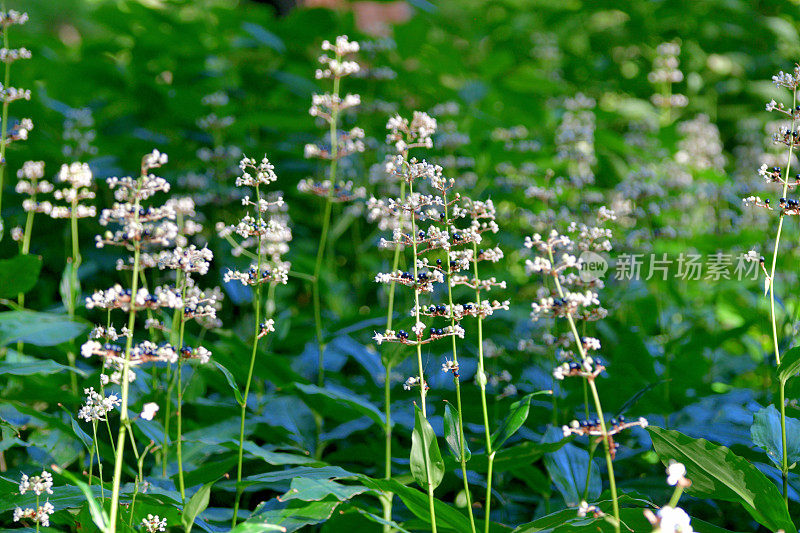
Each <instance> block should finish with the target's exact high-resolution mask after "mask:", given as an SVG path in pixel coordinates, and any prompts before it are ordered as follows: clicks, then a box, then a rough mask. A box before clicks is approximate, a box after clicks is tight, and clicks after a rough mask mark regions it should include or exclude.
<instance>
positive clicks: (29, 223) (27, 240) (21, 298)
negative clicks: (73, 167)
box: [17, 173, 39, 353]
mask: <svg viewBox="0 0 800 533" xmlns="http://www.w3.org/2000/svg"><path fill="white" fill-rule="evenodd" d="M38 182H39V180H38V178H37V177H36V174H35V173H34V174H33V176H32V177H31V191H32V194H31V202H32V203H33V204H35V203H36V190H37V188H38V186H39V185H38ZM35 214H36V211H34V210H33V209H31V210H30V211H28V213H27V215H26V217H25V233H24V234H23V236H22V248H21V249H20V255H28V253H29V252H30V249H31V236H32V234H33V217H34V215H35ZM17 303H18V304H19V306H20V307H23V308H24V307H25V293H24V292H21V293H19V294H18V295H17ZM24 347H25V343H23V342H22V341H17V352H19V353H22V350H23V349H24Z"/></svg>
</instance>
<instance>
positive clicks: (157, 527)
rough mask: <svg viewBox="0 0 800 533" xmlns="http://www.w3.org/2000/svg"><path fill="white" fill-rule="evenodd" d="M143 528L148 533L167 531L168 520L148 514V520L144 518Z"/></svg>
mask: <svg viewBox="0 0 800 533" xmlns="http://www.w3.org/2000/svg"><path fill="white" fill-rule="evenodd" d="M142 527H143V528H144V530H145V531H146V532H147V533H158V532H160V531H166V530H167V519H166V518H160V517H159V516H158V515H152V514H148V515H147V518H142Z"/></svg>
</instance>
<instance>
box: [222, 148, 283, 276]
mask: <svg viewBox="0 0 800 533" xmlns="http://www.w3.org/2000/svg"><path fill="white" fill-rule="evenodd" d="M239 167H240V169H241V170H242V173H243V176H242V177H241V178H237V180H236V185H237V187H244V186H253V185H257V184H269V183H273V182H275V181H276V180H277V179H278V177H277V175H276V174H275V171H274V167H273V165H272V164H271V163H269V160H268V159H267V158H266V157H264V158H263V159H262V161H261V163H260V164H259V165H258V166H256V162H255V160H253V159H250V158H247V157H245V158H244V159H242V161H241V163H240V165H239ZM259 171H260V172H261V174H259ZM253 172H255V174H256V178H253V177H252V173H253ZM255 192H256V195H257V196H256V197H255V199H254V200H251V199H250V196H245V199H244V200H243V201H242V205H243V206H245V207H252V208H254V209H253V211H254V214H253V215H251V214H245V216H244V217H243V218H242V219H241V220H240V221H239V223H238V224H236V225H231V226H227V225H225V224H222V223H219V224H217V232H218V233H219V235H220V236H221V237H222V238H224V239H226V240H228V241H229V242H230V243H231V244H232V245H233V247H234V248H233V255H234V256H239V255H242V254H245V255H247V256H248V257H251V258H252V259H253V262H252V264H251V266H250V268H249V269H248V270H246V271H239V270H233V269H230V270H228V271H227V272H225V274H224V280H225V282H226V283H228V282H231V281H239V282H241V283H242V285H258V284H261V283H280V284H286V283H287V282H288V277H289V268H290V266H291V265H290V264H289V263H288V262H286V261H284V260H283V258H282V256H283V255H284V254H286V253H287V252H288V251H289V242H290V241H291V239H292V232H291V229H290V228H289V221H288V216H287V215H286V212H285V209H286V205H285V203H284V201H283V197H282V196H281V195H280V194H274V195H272V196H266V197H262V196H261V194H262V191H261V190H259V188H258V187H256V190H255ZM234 235H239V236H240V237H242V240H241V241H239V242H237V241H236V240H235V239H234ZM248 249H253V250H252V251H250V250H248Z"/></svg>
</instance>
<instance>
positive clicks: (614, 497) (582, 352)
mask: <svg viewBox="0 0 800 533" xmlns="http://www.w3.org/2000/svg"><path fill="white" fill-rule="evenodd" d="M548 255H549V256H550V263H551V264H554V259H553V251H552V250H548ZM553 280H554V281H555V284H556V290H557V291H558V295H559V297H561V298H564V289H563V288H562V287H561V282H560V281H559V280H558V273H557V272H556V273H554V274H553ZM567 322H569V327H570V329H571V330H572V335H573V336H574V337H575V345H576V346H577V348H578V353H579V354H580V356H581V361H584V360H585V359H586V350H584V348H583V341H582V340H581V336H580V334H579V333H578V328H577V327H575V320H574V319H573V318H572V315H570V314H567ZM586 381H587V382H588V384H589V391H590V392H591V393H592V400H593V401H594V408H595V411H596V412H597V417H598V418H599V419H600V431H601V432H602V433H603V437H602V438H603V451H604V452H605V455H606V467H607V469H608V484H609V486H610V488H611V505H612V507H613V510H614V519H615V520H614V530H615V531H616V532H617V533H619V531H620V523H621V522H620V519H619V501H618V498H617V482H616V479H615V478H614V464H613V461H612V459H611V449H610V447H609V442H608V431H607V430H606V421H605V418H604V415H603V407H602V405H601V404H600V395H599V394H598V392H597V386H596V385H595V382H594V379H587V380H586Z"/></svg>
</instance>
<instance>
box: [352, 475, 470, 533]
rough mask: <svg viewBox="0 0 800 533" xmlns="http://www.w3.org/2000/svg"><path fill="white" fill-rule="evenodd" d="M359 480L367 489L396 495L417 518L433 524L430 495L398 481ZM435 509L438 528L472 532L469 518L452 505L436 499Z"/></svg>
mask: <svg viewBox="0 0 800 533" xmlns="http://www.w3.org/2000/svg"><path fill="white" fill-rule="evenodd" d="M359 478H360V479H361V482H362V483H363V484H364V485H366V486H367V487H370V488H373V489H376V490H380V491H382V492H392V493H394V494H396V495H397V497H398V498H400V499H401V500H402V501H403V503H404V504H405V505H406V507H408V509H409V510H410V511H411V512H412V513H414V515H415V516H417V517H418V518H420V519H422V520H424V521H425V522H426V523H428V524H430V523H431V514H430V509H429V505H428V495H427V494H426V493H424V492H422V491H420V490H417V489H415V488H412V487H407V486H405V485H403V484H402V483H400V482H399V481H397V480H396V479H372V478H369V477H367V476H359ZM433 509H434V512H435V513H436V525H437V526H439V527H444V528H448V529H452V530H453V531H458V532H461V531H470V529H471V528H470V524H469V520H468V519H467V517H466V516H464V515H463V514H461V513H460V512H458V511H456V510H455V509H454V508H453V507H451V506H450V505H448V504H446V503H444V502H442V501H440V500H437V499H435V498H434V500H433Z"/></svg>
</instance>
